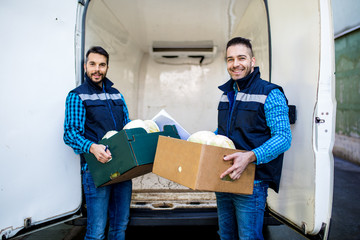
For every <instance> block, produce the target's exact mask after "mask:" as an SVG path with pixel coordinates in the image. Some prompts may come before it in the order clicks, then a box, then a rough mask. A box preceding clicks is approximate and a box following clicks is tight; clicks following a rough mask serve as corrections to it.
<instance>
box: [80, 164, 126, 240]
mask: <svg viewBox="0 0 360 240" xmlns="http://www.w3.org/2000/svg"><path fill="white" fill-rule="evenodd" d="M82 178H83V187H84V193H85V200H86V207H87V229H86V236H85V240H88V239H104V238H105V228H106V223H107V219H108V217H109V232H108V239H109V240H115V239H116V240H124V239H125V230H126V227H127V224H128V222H129V215H130V201H131V193H132V182H131V180H130V181H125V182H120V183H116V184H112V185H108V186H104V187H99V188H96V187H95V184H94V181H93V178H92V177H91V174H90V172H89V171H88V170H87V171H85V172H83V175H82Z"/></svg>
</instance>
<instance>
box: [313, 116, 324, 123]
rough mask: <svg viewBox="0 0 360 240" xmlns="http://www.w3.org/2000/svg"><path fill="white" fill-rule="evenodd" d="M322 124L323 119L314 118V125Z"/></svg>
mask: <svg viewBox="0 0 360 240" xmlns="http://www.w3.org/2000/svg"><path fill="white" fill-rule="evenodd" d="M324 122H325V119H321V118H319V117H316V118H315V123H324Z"/></svg>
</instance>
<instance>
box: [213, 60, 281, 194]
mask: <svg viewBox="0 0 360 240" xmlns="http://www.w3.org/2000/svg"><path fill="white" fill-rule="evenodd" d="M237 81H238V83H237V84H238V85H239V87H240V91H239V92H238V93H237V95H236V96H235V91H234V89H233V86H234V83H235V81H234V80H232V79H230V80H229V81H228V82H226V83H225V84H224V85H221V86H219V89H220V90H222V91H223V92H224V93H223V95H222V96H221V99H220V102H219V106H218V134H221V135H225V136H227V137H229V138H230V139H231V140H232V141H233V142H234V144H235V146H236V148H237V149H241V150H247V151H251V150H253V149H255V148H257V147H259V146H261V145H262V144H263V143H264V142H266V141H267V140H268V139H270V138H271V132H270V128H269V127H268V126H267V125H266V119H265V110H264V104H265V100H266V98H267V96H268V95H269V93H270V91H271V90H273V89H279V90H281V91H282V92H283V90H282V88H281V87H279V86H277V85H275V84H272V83H269V82H267V81H264V80H262V79H261V78H260V72H259V68H258V67H255V69H254V71H253V72H252V73H251V74H249V75H248V76H246V77H244V78H243V79H240V80H237ZM235 97H236V99H235ZM230 105H231V106H230ZM283 156H284V155H283V154H281V155H279V156H278V157H277V158H276V159H274V160H271V161H270V162H269V163H266V164H260V165H257V166H256V171H255V179H256V180H262V181H266V182H268V183H269V187H270V188H272V189H274V190H275V191H276V192H278V190H279V184H280V177H281V170H282V162H283Z"/></svg>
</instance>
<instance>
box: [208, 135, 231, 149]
mask: <svg viewBox="0 0 360 240" xmlns="http://www.w3.org/2000/svg"><path fill="white" fill-rule="evenodd" d="M206 144H208V145H212V146H218V147H223V148H230V149H236V148H235V145H234V143H233V141H231V139H230V138H228V137H226V136H223V135H214V136H212V137H210V139H209V140H208V141H207V143H206Z"/></svg>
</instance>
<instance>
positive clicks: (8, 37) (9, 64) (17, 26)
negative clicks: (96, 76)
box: [0, 0, 83, 239]
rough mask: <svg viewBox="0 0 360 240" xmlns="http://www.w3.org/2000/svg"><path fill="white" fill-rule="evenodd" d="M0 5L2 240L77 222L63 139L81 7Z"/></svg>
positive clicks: (76, 194) (75, 179)
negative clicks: (57, 224) (52, 225)
mask: <svg viewBox="0 0 360 240" xmlns="http://www.w3.org/2000/svg"><path fill="white" fill-rule="evenodd" d="M0 5H1V6H0V22H1V24H0V31H1V32H2V38H1V39H2V40H1V45H2V50H1V53H2V54H1V56H2V57H1V60H0V62H1V66H2V68H3V71H2V77H1V88H0V100H1V103H2V104H1V114H0V115H1V124H0V133H1V137H0V156H1V157H0V239H7V238H10V237H12V236H14V235H15V234H17V233H21V232H23V231H24V230H32V229H39V227H44V226H46V225H49V224H53V223H55V222H63V221H66V220H69V219H71V218H73V217H76V216H77V215H78V214H79V213H78V210H79V208H80V206H81V199H82V194H81V178H80V164H79V161H80V160H79V156H77V155H76V154H75V153H74V152H73V151H72V150H71V149H70V148H69V147H67V146H66V145H65V144H64V142H63V140H62V136H63V122H64V112H65V98H66V95H67V93H68V92H69V90H71V89H72V88H74V87H75V86H76V80H75V75H76V72H75V51H74V46H75V44H74V32H75V24H76V15H77V14H80V16H81V11H82V9H83V7H82V5H81V4H79V8H78V11H79V12H78V13H77V5H78V3H77V1H44V0H36V1H21V0H15V1H13V0H5V1H1V3H0ZM80 27H81V26H80ZM78 31H80V30H78ZM77 48H80V45H79V46H77V45H76V49H77ZM79 50H80V49H79ZM21 230H23V231H21Z"/></svg>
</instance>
